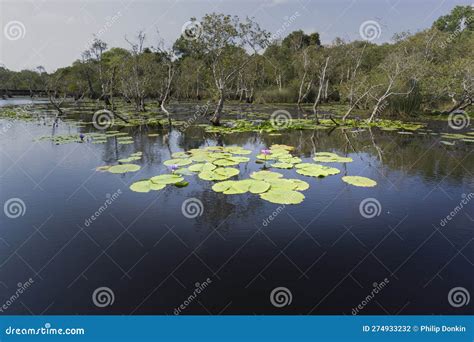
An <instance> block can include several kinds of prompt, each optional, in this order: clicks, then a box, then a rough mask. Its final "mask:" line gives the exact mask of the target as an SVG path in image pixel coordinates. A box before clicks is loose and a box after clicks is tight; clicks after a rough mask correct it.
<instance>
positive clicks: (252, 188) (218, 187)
mask: <svg viewBox="0 0 474 342" xmlns="http://www.w3.org/2000/svg"><path fill="white" fill-rule="evenodd" d="M268 189H270V184H269V183H267V182H264V181H261V180H255V179H244V180H239V181H224V182H219V183H216V184H214V185H213V187H212V190H214V191H215V192H223V193H224V194H226V195H235V194H244V193H246V192H251V193H253V194H260V193H263V192H265V191H267V190H268Z"/></svg>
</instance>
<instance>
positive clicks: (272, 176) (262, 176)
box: [250, 170, 283, 180]
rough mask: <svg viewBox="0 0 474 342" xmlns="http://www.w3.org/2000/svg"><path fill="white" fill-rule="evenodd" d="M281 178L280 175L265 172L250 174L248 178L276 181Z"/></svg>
mask: <svg viewBox="0 0 474 342" xmlns="http://www.w3.org/2000/svg"><path fill="white" fill-rule="evenodd" d="M281 177H283V175H282V174H281V173H278V172H273V171H265V170H264V171H256V172H252V174H251V175H250V178H253V179H258V180H267V179H276V178H281Z"/></svg>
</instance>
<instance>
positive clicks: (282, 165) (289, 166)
mask: <svg viewBox="0 0 474 342" xmlns="http://www.w3.org/2000/svg"><path fill="white" fill-rule="evenodd" d="M272 167H276V168H277V169H292V168H293V164H290V163H273V164H272Z"/></svg>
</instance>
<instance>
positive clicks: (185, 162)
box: [163, 158, 192, 166]
mask: <svg viewBox="0 0 474 342" xmlns="http://www.w3.org/2000/svg"><path fill="white" fill-rule="evenodd" d="M191 163H192V161H191V160H189V159H184V158H183V159H181V158H178V159H169V160H167V161H165V162H164V163H163V164H164V165H166V166H171V165H178V166H185V165H189V164H191Z"/></svg>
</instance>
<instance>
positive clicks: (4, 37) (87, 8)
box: [0, 0, 472, 72]
mask: <svg viewBox="0 0 474 342" xmlns="http://www.w3.org/2000/svg"><path fill="white" fill-rule="evenodd" d="M471 4H472V2H471V1H459V0H458V1H453V0H332V1H331V0H260V1H258V0H238V1H235V0H155V1H152V0H106V1H103V0H0V28H1V32H0V65H1V64H3V65H4V66H6V67H7V68H9V69H11V70H16V71H18V70H23V69H34V68H36V67H37V66H39V65H41V66H43V67H45V68H46V70H47V71H48V72H51V71H54V70H56V69H57V68H60V67H64V66H68V65H70V64H71V63H72V62H74V61H75V60H77V59H79V58H80V56H81V52H83V51H84V50H86V48H87V46H88V45H89V44H90V41H91V39H92V38H93V37H94V35H96V36H98V38H100V39H101V40H104V41H105V42H107V44H108V45H109V47H111V46H119V47H128V43H127V42H126V40H125V36H127V37H128V38H132V37H133V36H134V35H136V34H137V32H138V31H140V30H143V31H145V33H146V34H147V41H146V43H147V45H156V43H157V40H158V38H157V31H158V32H159V34H160V36H161V37H162V39H164V41H165V43H166V44H167V45H168V46H171V45H172V44H173V42H174V41H175V40H176V39H177V38H178V37H179V35H180V34H181V32H182V27H183V25H184V24H185V23H186V22H188V21H189V19H190V18H191V17H196V18H197V19H198V20H199V19H200V18H201V17H202V16H203V15H204V14H206V13H211V12H218V13H225V14H234V15H238V16H240V17H242V18H244V17H246V16H249V17H254V18H255V20H256V21H257V22H258V23H259V24H260V25H261V26H262V27H263V28H265V29H266V30H268V31H269V32H270V33H273V34H274V35H275V36H276V37H280V36H281V37H284V36H285V35H287V34H288V33H290V32H291V31H294V30H300V29H301V30H303V31H305V32H306V33H311V32H319V34H320V36H321V41H322V43H323V44H327V43H330V42H331V41H333V40H334V39H335V38H336V37H341V38H343V39H345V40H349V41H351V40H357V39H359V40H360V39H361V35H367V34H368V35H369V36H365V38H366V39H371V41H372V42H374V43H383V42H389V41H390V40H391V38H392V37H393V35H394V34H395V33H399V32H404V31H410V32H412V33H414V32H417V31H420V30H423V29H425V28H428V27H430V26H431V24H432V23H433V21H434V20H436V19H437V18H438V17H440V16H441V15H444V14H447V13H449V12H450V10H451V9H452V8H454V7H455V6H456V5H471ZM371 29H375V31H374V30H372V31H371ZM374 32H375V33H374ZM367 37H369V38H367Z"/></svg>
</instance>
